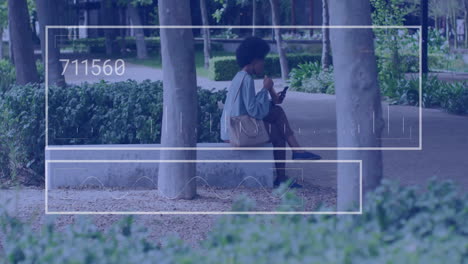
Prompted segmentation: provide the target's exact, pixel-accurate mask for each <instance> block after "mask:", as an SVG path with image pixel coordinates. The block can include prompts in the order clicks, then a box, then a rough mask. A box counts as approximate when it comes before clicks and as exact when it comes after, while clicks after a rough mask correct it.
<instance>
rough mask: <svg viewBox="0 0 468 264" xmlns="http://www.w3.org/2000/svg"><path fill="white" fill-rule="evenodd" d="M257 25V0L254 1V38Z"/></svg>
mask: <svg viewBox="0 0 468 264" xmlns="http://www.w3.org/2000/svg"><path fill="white" fill-rule="evenodd" d="M255 25H257V0H252V36H255Z"/></svg>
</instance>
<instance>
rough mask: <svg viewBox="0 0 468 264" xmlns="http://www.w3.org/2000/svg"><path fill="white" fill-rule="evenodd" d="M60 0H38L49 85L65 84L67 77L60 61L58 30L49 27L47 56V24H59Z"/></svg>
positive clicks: (40, 34)
mask: <svg viewBox="0 0 468 264" xmlns="http://www.w3.org/2000/svg"><path fill="white" fill-rule="evenodd" d="M57 1H58V0H36V9H37V17H38V20H39V25H40V29H39V36H40V39H41V50H42V61H43V62H44V65H45V63H46V61H47V79H48V85H57V86H60V87H63V86H65V77H64V76H63V75H62V70H63V68H62V63H61V62H60V47H59V46H58V45H56V38H55V36H56V35H57V30H58V29H49V32H48V34H47V38H48V39H47V41H48V45H47V56H48V58H46V34H45V32H46V26H51V25H57V16H56V14H57V13H58V12H57V8H56V7H57V5H58V3H57Z"/></svg>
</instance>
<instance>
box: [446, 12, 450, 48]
mask: <svg viewBox="0 0 468 264" xmlns="http://www.w3.org/2000/svg"><path fill="white" fill-rule="evenodd" d="M449 30H450V29H449V18H448V15H445V38H446V39H447V41H448V44H449V48H450V31H449Z"/></svg>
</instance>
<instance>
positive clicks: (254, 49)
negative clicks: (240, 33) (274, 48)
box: [236, 37, 270, 68]
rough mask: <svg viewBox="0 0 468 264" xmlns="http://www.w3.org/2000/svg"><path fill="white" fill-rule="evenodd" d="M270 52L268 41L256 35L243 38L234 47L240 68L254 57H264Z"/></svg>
mask: <svg viewBox="0 0 468 264" xmlns="http://www.w3.org/2000/svg"><path fill="white" fill-rule="evenodd" d="M268 52H270V46H269V45H268V43H267V42H266V41H265V40H263V39H261V38H258V37H248V38H245V39H244V40H243V41H242V42H241V44H240V45H239V47H237V49H236V61H237V64H238V65H239V67H240V68H243V67H244V66H245V65H247V64H250V63H251V62H252V61H253V60H254V59H265V57H266V55H267V54H268Z"/></svg>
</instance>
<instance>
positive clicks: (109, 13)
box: [100, 0, 118, 55]
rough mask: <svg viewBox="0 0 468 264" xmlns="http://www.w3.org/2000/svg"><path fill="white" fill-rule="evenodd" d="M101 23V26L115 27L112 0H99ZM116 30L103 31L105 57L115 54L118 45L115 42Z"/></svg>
mask: <svg viewBox="0 0 468 264" xmlns="http://www.w3.org/2000/svg"><path fill="white" fill-rule="evenodd" d="M100 11H101V14H100V15H101V17H100V18H101V20H102V21H101V23H102V24H103V25H106V26H107V25H116V24H117V19H118V16H116V15H115V14H116V13H117V10H116V6H115V1H114V0H101V10H100ZM117 34H118V29H104V38H105V46H106V55H113V54H116V53H117V51H118V45H117V43H116V42H115V39H116V36H117Z"/></svg>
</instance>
